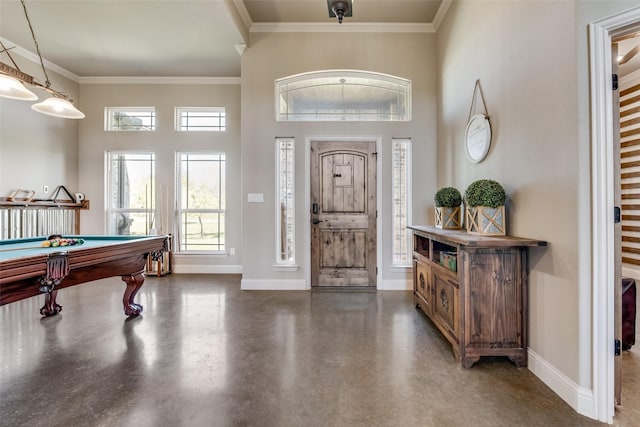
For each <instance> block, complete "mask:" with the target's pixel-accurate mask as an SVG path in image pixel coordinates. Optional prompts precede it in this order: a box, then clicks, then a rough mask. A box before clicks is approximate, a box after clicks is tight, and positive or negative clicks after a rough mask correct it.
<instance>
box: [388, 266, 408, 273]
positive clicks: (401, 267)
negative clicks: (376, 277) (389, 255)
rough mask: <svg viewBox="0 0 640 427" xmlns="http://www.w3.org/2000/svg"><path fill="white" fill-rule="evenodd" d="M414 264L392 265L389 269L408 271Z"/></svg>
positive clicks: (391, 270)
mask: <svg viewBox="0 0 640 427" xmlns="http://www.w3.org/2000/svg"><path fill="white" fill-rule="evenodd" d="M412 268H413V266H412V265H392V266H391V267H389V271H390V272H392V273H406V272H407V270H411V269H412Z"/></svg>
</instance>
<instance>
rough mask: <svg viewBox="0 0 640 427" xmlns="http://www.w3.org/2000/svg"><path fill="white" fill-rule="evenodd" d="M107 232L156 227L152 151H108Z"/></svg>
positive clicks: (140, 231)
mask: <svg viewBox="0 0 640 427" xmlns="http://www.w3.org/2000/svg"><path fill="white" fill-rule="evenodd" d="M106 163H107V165H106V166H107V167H106V170H107V177H106V180H107V193H106V194H107V202H106V206H107V227H106V228H107V233H108V234H117V235H146V234H150V230H151V229H152V228H154V227H155V224H154V221H155V202H156V200H155V154H154V153H139V152H108V153H107V155H106Z"/></svg>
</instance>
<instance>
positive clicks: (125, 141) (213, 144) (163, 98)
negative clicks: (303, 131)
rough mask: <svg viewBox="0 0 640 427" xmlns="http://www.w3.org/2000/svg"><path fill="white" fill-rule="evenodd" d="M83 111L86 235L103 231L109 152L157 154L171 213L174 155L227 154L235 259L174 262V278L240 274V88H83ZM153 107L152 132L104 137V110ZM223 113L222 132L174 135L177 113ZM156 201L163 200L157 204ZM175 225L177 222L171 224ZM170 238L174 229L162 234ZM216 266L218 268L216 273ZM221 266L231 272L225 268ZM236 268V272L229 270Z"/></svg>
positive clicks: (229, 236) (229, 234)
mask: <svg viewBox="0 0 640 427" xmlns="http://www.w3.org/2000/svg"><path fill="white" fill-rule="evenodd" d="M81 96H82V102H81V107H82V110H83V112H84V113H85V114H86V116H87V117H86V118H85V119H84V120H82V122H81V124H80V144H79V163H80V165H79V182H80V183H81V185H80V187H81V188H80V190H81V191H82V192H83V193H85V197H86V198H87V199H88V200H90V201H91V209H90V211H84V212H83V214H82V222H81V228H82V232H83V233H85V234H102V233H104V232H105V231H106V230H105V200H104V186H105V183H104V165H105V160H104V159H105V152H106V151H109V150H111V151H116V150H140V151H153V152H155V153H156V190H157V191H158V192H160V191H162V189H166V192H167V194H168V196H169V202H168V207H169V209H170V210H171V211H172V210H173V207H175V203H174V194H175V185H174V182H175V163H174V159H175V153H176V152H177V151H204V150H213V151H224V152H225V153H226V155H227V156H226V161H227V176H226V179H227V188H226V193H227V206H226V208H227V211H228V215H226V245H227V250H229V249H230V248H235V249H236V251H235V255H226V256H196V255H188V256H182V257H181V256H179V255H176V256H175V257H174V260H175V263H174V271H175V272H187V273H188V272H196V271H197V272H224V273H233V272H240V265H241V258H242V254H241V251H240V248H241V246H240V244H241V236H240V235H241V232H240V227H241V222H240V217H241V214H240V209H241V204H240V177H241V174H240V86H239V85H238V84H139V83H138V84H83V85H82V87H81ZM131 106H137V107H155V108H156V120H157V129H156V131H154V132H105V131H104V109H105V107H131ZM201 106H202V107H205V106H206V107H225V108H226V115H227V120H226V123H227V128H226V131H224V132H176V131H175V130H174V108H175V107H201ZM156 200H159V198H157V199H156ZM170 220H173V217H171V218H170ZM163 232H164V233H172V232H173V228H170V230H168V231H167V230H164V231H163ZM216 266H217V267H216ZM220 266H227V267H226V268H223V267H220ZM229 266H232V267H229Z"/></svg>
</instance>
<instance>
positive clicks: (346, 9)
mask: <svg viewBox="0 0 640 427" xmlns="http://www.w3.org/2000/svg"><path fill="white" fill-rule="evenodd" d="M327 8H328V9H329V18H338V23H339V24H342V18H344V17H345V16H346V17H351V16H353V0H327Z"/></svg>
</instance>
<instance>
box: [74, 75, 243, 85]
mask: <svg viewBox="0 0 640 427" xmlns="http://www.w3.org/2000/svg"><path fill="white" fill-rule="evenodd" d="M78 83H80V84H103V85H108V84H121V85H125V84H138V85H145V84H148V85H156V84H163V85H164V84H167V85H239V84H240V77H162V76H155V77H154V76H145V77H136V76H114V77H100V76H96V77H80V78H79V81H78Z"/></svg>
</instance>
